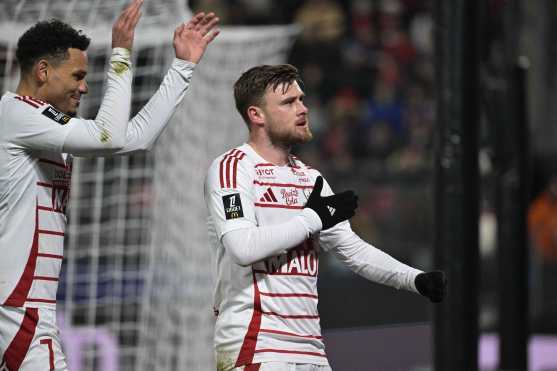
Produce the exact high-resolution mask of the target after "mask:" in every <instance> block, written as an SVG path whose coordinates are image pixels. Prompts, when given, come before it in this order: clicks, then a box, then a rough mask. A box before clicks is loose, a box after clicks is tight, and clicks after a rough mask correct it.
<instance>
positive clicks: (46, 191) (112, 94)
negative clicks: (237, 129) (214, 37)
mask: <svg viewBox="0 0 557 371" xmlns="http://www.w3.org/2000/svg"><path fill="white" fill-rule="evenodd" d="M126 56H127V57H126ZM128 58H129V51H127V50H125V49H122V48H115V49H114V50H113V54H112V57H111V61H116V62H118V61H127V63H129V61H128ZM194 67H195V64H193V63H191V62H188V61H184V60H180V59H176V58H175V59H174V61H173V62H172V65H171V68H170V69H169V70H168V72H167V74H166V75H165V77H164V79H163V82H162V83H161V85H160V87H159V89H158V90H157V92H156V93H155V94H154V95H153V96H152V97H151V99H149V102H147V104H146V105H145V106H144V107H143V108H142V109H141V110H140V111H139V112H138V114H136V115H135V117H134V118H133V119H132V120H131V121H128V119H129V109H130V98H129V97H130V94H131V78H132V74H131V70H130V69H128V70H127V71H126V72H125V73H118V72H115V71H114V70H113V69H110V70H109V72H108V79H107V88H106V91H105V96H104V97H103V102H102V104H101V107H100V109H99V113H98V114H97V118H98V117H101V119H100V120H99V121H98V122H97V121H96V120H86V119H82V118H77V117H76V118H71V117H69V116H68V115H66V114H64V113H62V112H60V111H58V110H57V109H56V108H54V107H53V106H51V105H49V104H46V103H45V102H43V101H40V100H38V99H35V98H32V97H22V96H18V95H16V94H13V93H10V92H8V93H6V94H4V95H3V96H2V99H1V100H0V256H1V257H2V258H1V259H0V305H7V306H15V307H55V303H56V290H57V288H58V279H59V274H60V268H61V264H62V259H63V246H64V234H65V229H66V215H65V211H66V205H67V202H68V198H69V191H70V179H71V169H72V155H68V154H64V153H62V151H66V150H68V151H67V152H70V153H73V154H76V155H95V156H100V155H101V156H102V155H109V154H127V153H132V152H135V151H140V150H148V149H149V148H151V146H152V145H153V143H154V142H155V140H156V139H157V138H158V136H159V135H160V133H161V132H162V130H163V129H164V128H165V126H166V124H167V123H168V122H169V121H168V120H169V118H170V117H171V116H172V114H173V113H174V111H175V109H176V107H177V105H178V103H180V101H181V100H182V99H183V98H184V95H185V92H186V89H187V88H188V86H189V82H190V79H191V77H192V74H193V69H194ZM123 120H124V121H123ZM110 124H112V125H114V126H118V125H119V124H126V126H125V127H124V128H123V129H122V128H119V127H117V128H116V127H115V128H112V129H113V130H112V131H110V130H108V128H107V127H105V125H107V126H110ZM117 124H118V125H117ZM119 133H120V134H119ZM117 135H123V141H122V142H123V143H124V146H123V147H122V148H121V149H119V150H118V151H117V152H114V151H111V150H110V142H111V141H114V139H115V138H114V137H115V136H117Z"/></svg>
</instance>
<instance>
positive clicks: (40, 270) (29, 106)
mask: <svg viewBox="0 0 557 371" xmlns="http://www.w3.org/2000/svg"><path fill="white" fill-rule="evenodd" d="M69 121H70V117H69V116H67V115H65V114H63V113H61V112H60V111H58V110H56V109H55V108H54V107H52V106H50V105H48V104H46V103H45V102H43V101H40V100H37V99H34V98H31V97H22V96H18V95H15V94H13V93H6V94H4V96H3V97H2V99H1V100H0V255H1V256H2V258H1V259H0V305H9V306H16V307H22V306H25V307H41V306H42V307H45V306H46V307H54V306H55V303H56V290H57V288H58V278H59V273H60V267H61V264H62V258H63V247H64V233H65V226H66V215H65V212H66V205H67V201H68V197H69V191H70V179H71V169H72V157H71V156H69V155H65V154H62V153H61V151H62V146H63V143H64V139H65V138H66V135H67V133H68V130H69V129H68V127H69V125H67V124H68V122H69ZM30 143H32V145H30ZM30 147H32V148H35V149H34V150H30V149H29V148H30Z"/></svg>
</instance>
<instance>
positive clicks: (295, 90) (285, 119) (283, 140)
mask: <svg viewBox="0 0 557 371" xmlns="http://www.w3.org/2000/svg"><path fill="white" fill-rule="evenodd" d="M283 88H284V86H283V85H279V86H278V87H277V88H276V89H275V90H274V91H273V90H272V89H268V90H267V92H266V93H265V97H264V102H265V103H264V105H263V107H262V110H263V112H264V114H265V123H266V125H265V129H266V133H267V136H268V137H269V139H270V141H271V143H273V144H274V145H279V146H283V147H290V146H292V145H295V144H303V143H307V142H309V141H310V140H311V138H312V137H313V135H312V134H311V130H310V128H309V117H308V108H307V107H306V106H305V105H304V92H303V91H302V89H301V88H300V85H298V83H297V82H294V83H292V84H290V86H289V87H288V89H287V90H286V91H284V89H283Z"/></svg>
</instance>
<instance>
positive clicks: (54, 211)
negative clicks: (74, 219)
mask: <svg viewBox="0 0 557 371" xmlns="http://www.w3.org/2000/svg"><path fill="white" fill-rule="evenodd" d="M37 207H38V208H39V210H42V211H50V212H53V213H59V214H64V212H62V211H61V210H54V209H53V208H52V207H46V206H37Z"/></svg>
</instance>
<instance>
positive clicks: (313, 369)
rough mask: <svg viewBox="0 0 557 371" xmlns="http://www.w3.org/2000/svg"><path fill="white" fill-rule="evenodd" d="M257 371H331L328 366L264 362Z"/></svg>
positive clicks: (234, 370)
mask: <svg viewBox="0 0 557 371" xmlns="http://www.w3.org/2000/svg"><path fill="white" fill-rule="evenodd" d="M248 367H249V366H246V367H236V368H234V369H233V371H245V370H246V369H248ZM257 371H332V369H331V367H330V366H328V365H312V364H308V363H286V362H265V363H261V364H260V366H259V369H258V370H257Z"/></svg>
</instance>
